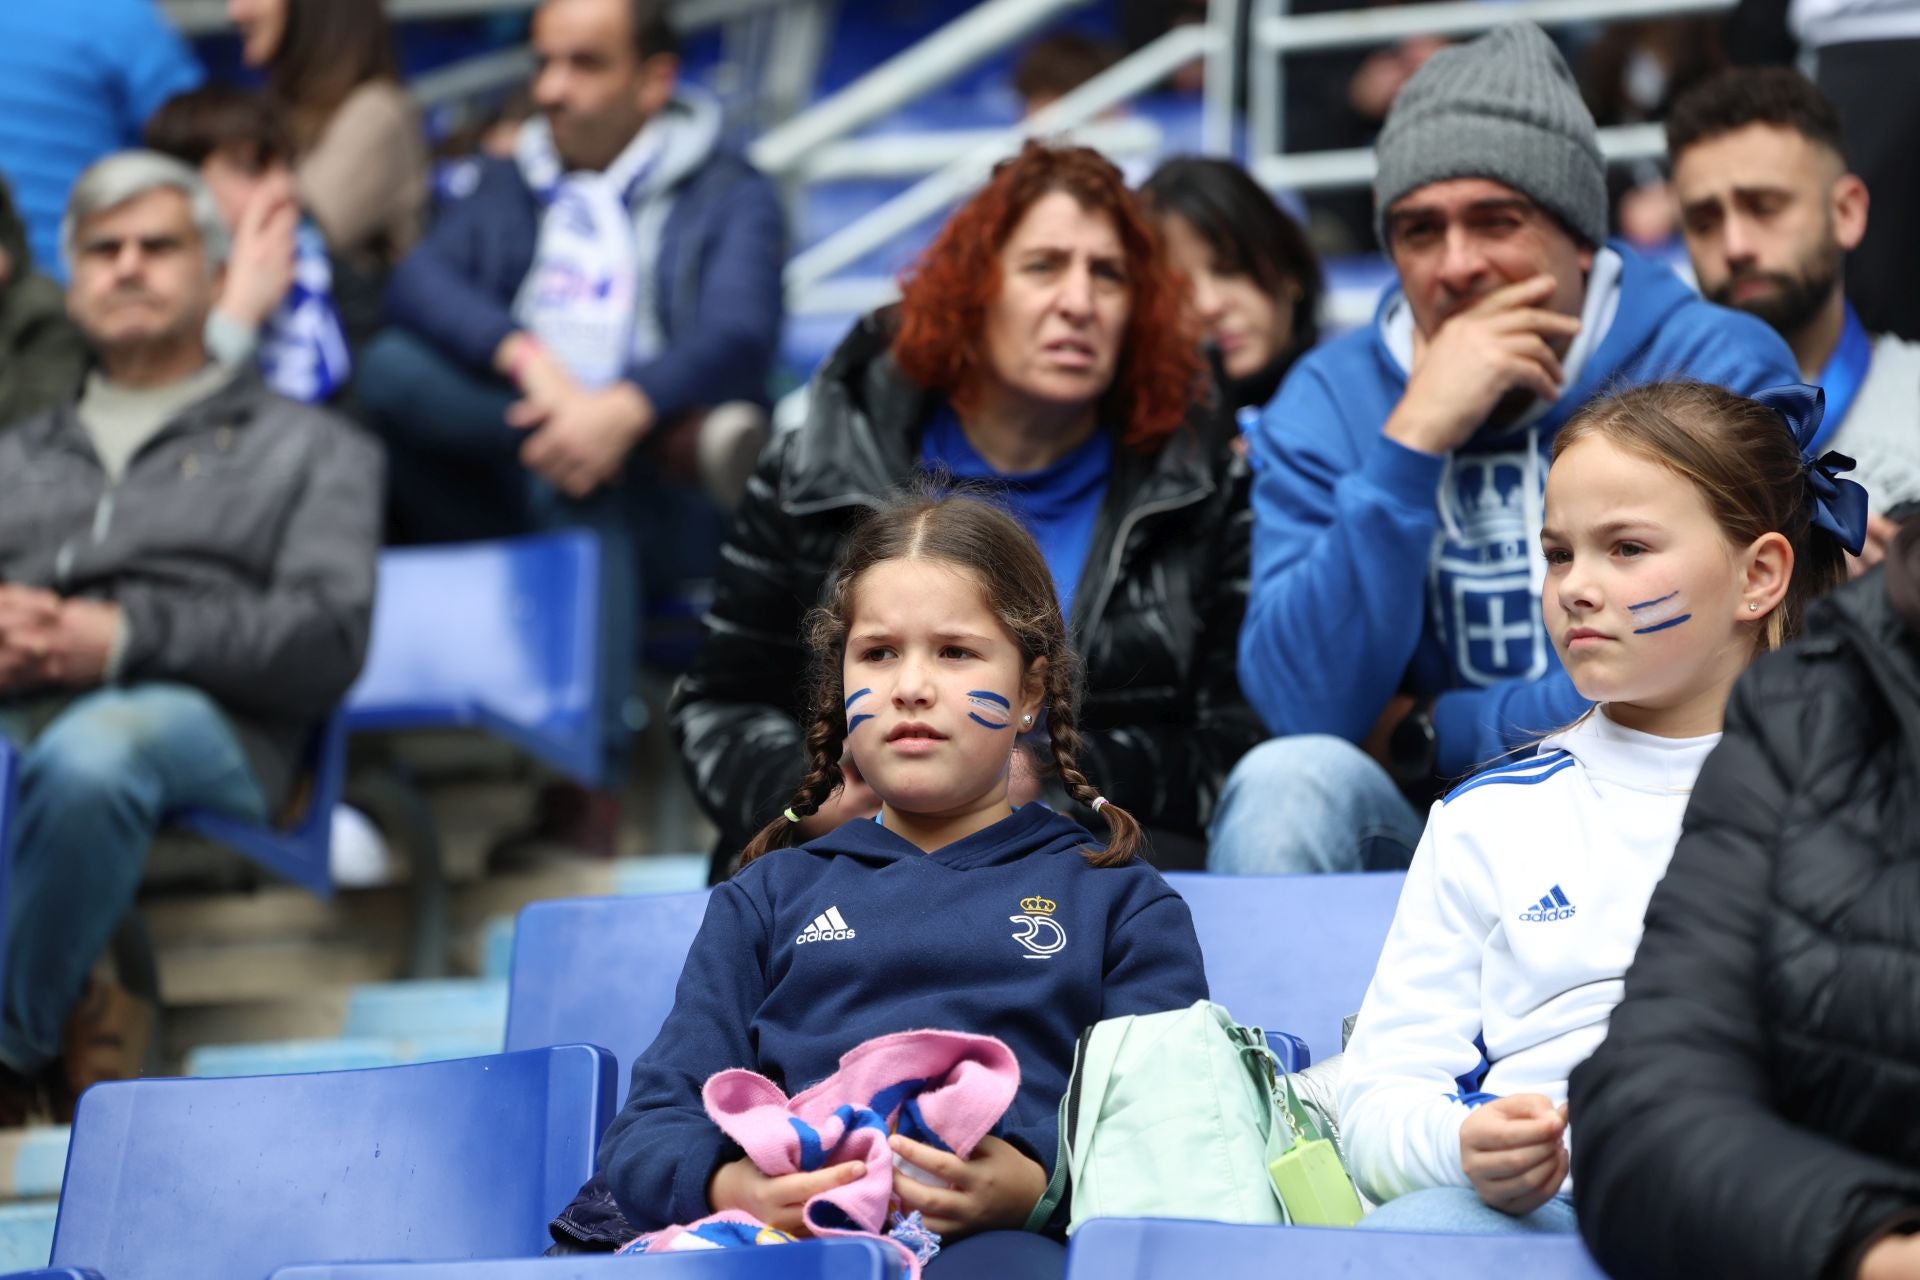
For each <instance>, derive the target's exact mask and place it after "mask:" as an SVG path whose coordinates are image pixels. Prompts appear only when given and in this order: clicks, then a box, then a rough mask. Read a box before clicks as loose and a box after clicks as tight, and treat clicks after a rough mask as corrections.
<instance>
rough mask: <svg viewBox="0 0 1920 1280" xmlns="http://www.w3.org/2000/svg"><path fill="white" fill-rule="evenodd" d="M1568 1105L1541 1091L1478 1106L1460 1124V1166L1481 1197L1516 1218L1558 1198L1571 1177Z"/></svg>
mask: <svg viewBox="0 0 1920 1280" xmlns="http://www.w3.org/2000/svg"><path fill="white" fill-rule="evenodd" d="M1566 1131H1567V1109H1566V1107H1565V1106H1564V1105H1562V1106H1559V1107H1556V1106H1554V1105H1553V1103H1552V1102H1550V1101H1549V1100H1547V1099H1546V1098H1544V1097H1542V1096H1541V1095H1539V1094H1537V1093H1517V1094H1514V1095H1513V1096H1512V1097H1508V1098H1495V1099H1494V1100H1493V1101H1492V1102H1489V1103H1485V1104H1484V1105H1482V1106H1479V1107H1475V1108H1474V1109H1473V1111H1472V1112H1471V1113H1470V1114H1469V1115H1468V1116H1467V1119H1466V1123H1464V1124H1462V1125H1461V1126H1460V1167H1461V1168H1463V1169H1465V1170H1466V1172H1467V1177H1469V1178H1470V1179H1472V1180H1473V1189H1474V1190H1475V1191H1477V1192H1479V1193H1480V1198H1481V1199H1482V1200H1484V1201H1486V1202H1487V1203H1488V1204H1490V1205H1492V1206H1493V1207H1494V1208H1496V1209H1498V1210H1500V1211H1501V1212H1502V1213H1510V1214H1512V1215H1513V1216H1514V1217H1516V1218H1519V1217H1524V1216H1525V1215H1527V1214H1529V1213H1532V1212H1533V1211H1534V1210H1535V1209H1538V1208H1539V1207H1540V1206H1541V1205H1543V1204H1545V1203H1546V1202H1547V1201H1549V1200H1551V1199H1553V1197H1554V1193H1556V1192H1557V1191H1559V1190H1560V1184H1561V1183H1563V1182H1565V1181H1566V1180H1567V1160H1568V1156H1567V1144H1566V1143H1565V1141H1563V1140H1562V1139H1563V1136H1564V1135H1565V1133H1566Z"/></svg>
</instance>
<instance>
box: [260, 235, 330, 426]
mask: <svg viewBox="0 0 1920 1280" xmlns="http://www.w3.org/2000/svg"><path fill="white" fill-rule="evenodd" d="M352 372H353V361H352V357H350V356H349V355H348V354H347V335H346V331H345V330H344V329H342V328H341V327H340V314H339V312H338V311H337V310H336V309H335V307H334V305H333V263H332V261H331V260H330V259H329V258H328V257H327V242H326V240H325V238H324V237H322V236H321V234H320V229H319V228H318V227H316V226H314V225H313V223H312V222H310V221H308V220H307V219H305V218H302V219H301V220H300V226H299V229H298V230H297V231H295V232H294V238H293V284H292V286H291V287H290V288H288V290H287V296H286V297H284V298H282V299H281V300H280V305H279V306H278V307H276V308H274V311H273V314H272V315H270V316H268V317H267V321H266V323H265V324H264V325H262V326H261V329H260V377H261V379H262V380H263V381H265V382H266V384H267V385H268V386H269V387H272V388H273V389H274V390H275V391H278V392H279V393H280V394H281V395H283V396H286V397H287V398H288V399H289V400H300V401H303V402H305V403H307V404H324V403H326V402H327V401H329V400H331V399H333V397H334V395H335V393H337V392H338V391H339V390H340V388H341V387H343V386H345V385H346V382H347V378H348V376H349V375H350V374H352Z"/></svg>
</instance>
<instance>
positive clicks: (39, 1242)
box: [0, 1200, 60, 1271]
mask: <svg viewBox="0 0 1920 1280" xmlns="http://www.w3.org/2000/svg"><path fill="white" fill-rule="evenodd" d="M59 1211H60V1205H59V1202H58V1201H57V1200H34V1201H28V1202H25V1203H22V1204H6V1205H0V1269H4V1270H5V1271H33V1270H37V1269H39V1268H41V1267H44V1266H46V1265H47V1259H48V1258H49V1257H50V1256H52V1254H53V1222H54V1218H55V1217H56V1216H57V1215H58V1213H59Z"/></svg>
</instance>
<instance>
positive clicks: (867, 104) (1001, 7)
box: [749, 0, 1092, 174]
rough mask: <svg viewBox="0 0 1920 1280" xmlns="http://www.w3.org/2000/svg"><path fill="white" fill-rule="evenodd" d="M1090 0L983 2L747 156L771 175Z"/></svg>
mask: <svg viewBox="0 0 1920 1280" xmlns="http://www.w3.org/2000/svg"><path fill="white" fill-rule="evenodd" d="M1091 3H1092V0H984V3H981V4H977V5H975V6H974V7H973V8H971V9H969V10H967V11H966V12H965V13H963V14H961V15H960V16H959V17H957V18H955V19H954V20H953V21H952V22H949V23H948V24H947V25H946V26H944V27H942V28H941V29H940V30H938V31H936V32H934V33H933V34H932V35H930V36H928V37H927V38H926V39H924V40H921V41H920V42H919V43H917V44H915V45H913V46H912V47H910V48H908V49H906V50H904V51H902V52H900V53H898V54H895V55H894V56H893V57H891V58H889V59H887V60H886V61H885V62H883V63H881V64H880V65H879V66H877V67H875V68H873V70H871V71H869V72H867V73H866V74H865V75H863V76H861V77H860V78H859V79H858V80H856V81H854V82H853V83H852V84H850V85H848V86H847V87H846V88H844V89H841V90H840V91H839V92H837V93H835V94H833V95H832V96H831V97H828V98H825V99H822V100H821V101H820V102H817V103H815V104H814V105H813V106H811V107H808V108H807V109H806V110H805V111H802V112H801V113H800V114H799V115H797V116H795V117H794V118H793V119H791V120H789V121H787V122H786V123H784V124H780V125H776V126H775V127H774V128H772V129H770V130H768V131H767V132H766V133H764V134H762V135H761V136H760V137H759V138H758V139H757V140H756V141H755V142H754V144H753V146H752V147H751V148H750V150H749V154H750V155H751V157H752V159H753V162H754V164H755V165H757V166H759V167H760V168H761V169H762V170H764V171H766V172H768V173H772V174H786V173H788V172H790V171H791V170H793V169H795V168H796V167H798V166H799V165H800V163H801V162H802V161H803V160H805V159H806V157H807V156H808V155H810V154H811V153H812V152H813V151H814V150H815V149H816V148H819V147H822V146H825V145H827V144H829V143H832V142H837V141H839V140H840V139H842V138H844V137H846V136H847V135H848V134H850V133H852V132H853V131H854V130H856V129H858V128H860V127H861V126H862V125H866V124H869V123H871V122H872V121H874V120H877V119H879V118H880V117H881V116H884V115H886V114H887V113H888V112H890V111H894V110H896V109H898V108H899V107H901V106H904V105H905V104H906V103H908V102H911V101H913V100H914V99H916V98H919V97H921V96H923V95H925V94H927V93H930V92H932V91H933V90H935V89H938V88H939V87H940V86H942V85H944V84H946V83H948V82H949V81H951V80H952V79H953V78H954V77H955V76H958V75H960V74H961V73H962V72H964V71H966V70H967V69H968V68H970V67H972V66H974V65H975V64H977V63H978V62H980V61H981V60H982V59H984V58H988V57H991V56H992V55H994V54H996V53H998V52H1000V51H1001V50H1002V49H1005V48H1006V47H1007V46H1008V45H1010V44H1012V43H1014V42H1015V41H1017V40H1023V39H1025V38H1026V37H1027V36H1029V35H1031V34H1032V33H1033V32H1035V31H1037V30H1039V29H1040V28H1042V27H1044V26H1046V25H1047V24H1048V23H1050V22H1053V21H1054V20H1056V19H1057V18H1059V17H1060V16H1061V15H1062V14H1065V13H1068V12H1070V11H1072V10H1074V9H1081V8H1085V7H1086V6H1087V5H1088V4H1091Z"/></svg>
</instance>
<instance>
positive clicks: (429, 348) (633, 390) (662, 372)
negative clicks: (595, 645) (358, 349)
mask: <svg viewBox="0 0 1920 1280" xmlns="http://www.w3.org/2000/svg"><path fill="white" fill-rule="evenodd" d="M668 16H669V15H668V5H667V2H666V0H541V3H540V4H539V5H538V7H537V8H536V9H535V11H534V16H533V30H532V42H533V50H534V54H535V57H536V58H537V60H538V70H537V71H536V72H535V75H534V79H533V86H532V96H533V103H534V106H535V107H536V108H537V109H538V114H537V115H536V116H535V117H534V118H533V119H531V120H529V121H528V122H527V123H526V124H525V125H524V126H523V127H522V129H521V131H520V134H519V138H518V141H517V144H516V146H515V149H514V154H513V155H512V156H510V157H505V158H500V159H488V160H484V161H482V163H481V166H480V168H479V170H478V174H477V177H476V178H475V180H474V188H473V190H472V191H471V192H470V193H469V194H467V195H466V196H464V197H463V198H461V199H459V200H458V201H456V202H455V203H453V204H452V205H451V206H450V207H449V208H448V209H447V210H446V211H445V212H444V213H443V214H442V216H441V218H440V220H439V222H438V224H437V225H436V226H435V227H434V228H433V230H432V231H430V232H429V233H428V235H427V237H426V239H425V240H424V241H422V242H421V244H420V246H419V247H418V248H417V249H415V250H414V252H413V253H412V254H411V255H410V256H409V257H408V258H407V259H406V260H405V261H403V262H402V263H401V264H400V266H399V267H398V268H397V269H396V271H395V273H394V276H393V280H392V282H391V284H390V286H389V298H388V302H389V305H390V308H391V312H392V317H393V320H394V322H395V325H396V327H395V328H394V329H392V330H389V331H388V332H387V333H385V334H383V335H381V336H380V337H379V338H377V339H376V340H375V341H374V342H373V343H372V344H371V345H370V346H369V348H368V350H367V351H366V352H365V354H364V355H363V356H362V357H361V359H360V375H359V381H358V390H359V394H360V397H361V399H362V400H363V402H364V403H365V405H366V407H367V410H368V412H369V415H370V417H371V419H372V422H373V425H374V426H375V428H376V429H377V430H378V431H379V433H380V434H381V436H382V437H383V438H384V439H385V440H386V442H387V446H388V453H389V458H390V462H391V474H392V482H391V485H390V507H391V511H390V517H391V521H392V524H393V527H394V529H395V531H396V532H397V534H398V535H399V536H400V537H401V538H403V539H405V540H408V541H442V540H453V539H461V538H475V537H487V536H497V535H502V534H508V533H517V532H524V531H527V530H529V529H544V528H554V527H584V528H589V529H592V530H593V531H595V532H596V533H598V534H599V535H600V541H601V578H602V589H601V609H602V629H601V642H600V650H601V680H602V704H603V705H602V715H601V719H602V731H603V736H604V739H605V741H606V743H607V746H608V758H607V764H606V771H605V772H606V778H605V780H606V782H607V783H608V784H610V785H611V784H614V783H616V782H617V780H618V779H619V778H620V777H621V776H622V773H623V760H624V755H623V748H624V747H625V745H626V743H627V741H628V737H629V721H628V718H627V717H626V716H625V714H624V712H625V704H626V702H627V700H628V695H629V693H630V691H631V688H632V673H633V666H634V663H635V661H636V652H635V650H636V647H637V635H638V599H637V596H638V585H637V580H638V578H639V577H640V576H641V575H640V572H639V568H640V566H639V565H638V564H637V562H636V545H635V544H636V541H638V542H640V543H641V544H642V545H645V546H646V547H647V549H648V555H647V563H648V564H649V565H651V566H655V567H657V568H661V569H666V568H672V567H677V566H675V565H674V563H673V562H674V561H675V560H676V559H678V558H681V556H682V553H683V551H684V552H685V554H688V555H695V556H697V555H698V554H699V553H698V552H697V551H692V550H687V549H684V548H683V547H682V544H683V543H684V542H685V540H686V532H685V529H686V528H697V527H711V529H712V533H713V537H712V543H713V546H712V547H711V548H708V549H707V550H709V551H712V552H713V553H716V554H717V548H718V543H719V537H720V532H719V521H718V518H717V516H716V515H714V514H713V513H711V512H710V511H709V512H706V513H704V514H705V516H706V518H704V519H702V518H700V516H701V514H702V513H701V512H699V510H698V501H697V499H695V500H694V505H693V506H688V505H687V504H688V501H689V499H690V498H691V497H692V495H691V494H690V493H683V492H682V491H681V489H680V488H679V487H677V486H674V485H671V484H667V483H663V474H662V472H663V465H662V464H663V462H664V461H665V460H666V459H667V458H669V457H672V456H674V455H676V454H677V453H679V452H681V450H680V449H679V448H678V447H677V444H676V442H680V441H694V440H697V443H695V444H694V445H693V448H692V452H696V453H698V454H699V455H700V459H699V460H700V466H701V471H702V473H703V474H702V478H703V479H704V480H706V481H707V487H708V488H709V489H710V490H711V491H713V492H714V494H715V496H717V497H720V498H721V499H722V500H723V501H725V500H728V498H729V497H734V498H737V493H732V494H729V493H728V490H729V489H730V488H737V487H739V486H743V485H744V483H745V474H746V471H747V470H748V469H750V468H751V465H752V460H753V457H754V456H755V455H756V454H757V452H758V447H759V444H760V443H761V442H762V441H764V439H765V435H766V429H765V416H764V414H763V413H762V414H759V415H757V416H756V415H754V414H752V413H745V414H743V413H742V412H741V409H742V408H743V407H745V406H748V405H757V406H761V407H764V405H765V404H766V402H767V395H768V391H769V387H768V385H767V384H768V380H769V378H770V377H771V374H772V370H773V359H774V356H775V353H776V351H777V349H778V346H779V340H780V324H781V316H782V293H781V279H780V273H781V269H782V266H783V264H784V262H785V255H786V218H785V213H784V211H783V210H782V208H781V205H780V200H779V197H778V194H777V192H776V191H775V190H774V187H773V184H772V183H771V182H769V181H768V180H767V178H766V177H765V176H764V175H762V174H760V173H759V172H757V171H756V170H755V169H754V168H753V166H752V165H751V164H749V163H748V162H747V160H746V158H745V157H744V156H742V155H741V154H740V153H739V152H738V151H737V150H735V149H733V148H732V147H730V146H728V145H727V144H725V143H724V142H723V141H722V138H721V124H722V121H721V112H720V106H719V103H718V102H717V101H716V100H715V99H714V98H713V97H712V96H711V95H709V94H706V93H704V92H702V91H701V90H699V89H698V88H697V87H695V86H692V85H688V84H685V83H682V82H681V81H680V79H679V58H678V52H677V51H678V42H677V39H676V37H675V33H674V31H673V28H672V26H671V25H670V23H669V21H668ZM723 409H724V412H722V411H721V410H723ZM722 437H724V438H722ZM663 443H664V448H663V447H662V446H663ZM716 455H718V456H716ZM682 511H685V512H687V513H688V514H686V515H682V514H681V512H682ZM683 525H684V526H685V528H682V527H680V526H683ZM640 531H644V532H643V533H642V532H640ZM611 799H612V797H611V796H602V797H599V800H600V801H601V802H602V803H600V804H598V805H596V806H595V808H596V810H597V811H598V818H597V820H595V821H592V822H591V823H590V824H589V825H590V826H591V827H592V828H594V829H595V830H596V831H597V834H598V836H599V837H601V838H607V837H610V835H611V830H612V823H611V819H612V816H613V815H612V814H611V813H609V812H608V811H607V805H608V804H609V803H610V802H611ZM602 851H603V852H605V851H607V850H605V849H602Z"/></svg>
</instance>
